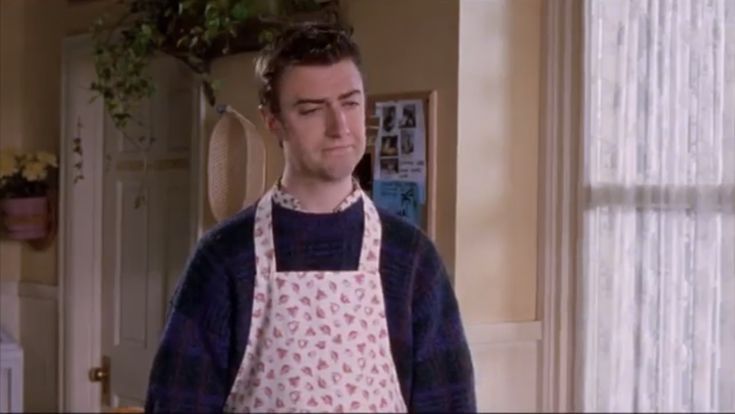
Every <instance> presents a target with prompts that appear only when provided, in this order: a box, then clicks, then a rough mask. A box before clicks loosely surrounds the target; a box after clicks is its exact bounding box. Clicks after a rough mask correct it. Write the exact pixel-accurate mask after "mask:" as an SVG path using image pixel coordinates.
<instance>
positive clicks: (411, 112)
mask: <svg viewBox="0 0 735 414" xmlns="http://www.w3.org/2000/svg"><path fill="white" fill-rule="evenodd" d="M400 126H401V128H414V127H415V126H416V105H415V104H406V105H404V106H403V114H402V116H401V122H400Z"/></svg>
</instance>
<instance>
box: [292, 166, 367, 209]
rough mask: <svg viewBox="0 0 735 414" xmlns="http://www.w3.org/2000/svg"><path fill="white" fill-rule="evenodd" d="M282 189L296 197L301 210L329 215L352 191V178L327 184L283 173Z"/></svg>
mask: <svg viewBox="0 0 735 414" xmlns="http://www.w3.org/2000/svg"><path fill="white" fill-rule="evenodd" d="M281 186H283V189H284V190H285V191H286V192H287V193H289V194H291V195H292V196H294V197H296V199H297V200H299V203H300V204H301V208H303V209H304V210H305V211H308V212H310V213H331V212H333V211H334V209H335V208H337V206H338V205H339V204H340V203H341V202H342V201H343V200H344V199H345V198H347V196H348V195H350V193H351V192H352V191H353V183H352V177H349V176H348V177H345V179H343V180H339V181H334V182H329V181H323V180H314V179H309V178H304V177H298V176H296V175H295V174H290V173H289V171H288V170H286V171H284V173H283V178H281Z"/></svg>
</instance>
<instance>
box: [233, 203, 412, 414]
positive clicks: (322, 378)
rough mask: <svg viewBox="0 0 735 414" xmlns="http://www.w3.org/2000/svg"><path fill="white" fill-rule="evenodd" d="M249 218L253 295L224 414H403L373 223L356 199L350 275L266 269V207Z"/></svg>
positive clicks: (269, 223) (372, 211) (269, 261)
mask: <svg viewBox="0 0 735 414" xmlns="http://www.w3.org/2000/svg"><path fill="white" fill-rule="evenodd" d="M273 193H274V190H271V191H269V192H268V193H266V195H265V196H264V197H263V198H262V199H261V200H260V202H259V203H258V206H257V209H256V213H255V230H254V234H255V263H256V276H255V291H254V294H253V312H252V319H251V326H250V333H249V336H248V342H247V347H246V349H245V355H244V356H243V360H242V363H241V365H240V369H239V370H238V373H237V376H236V378H235V381H234V383H233V386H232V390H231V391H230V394H229V396H228V398H227V401H226V403H225V411H228V412H269V411H271V412H350V411H356V412H406V404H405V402H404V400H403V396H402V394H401V388H400V384H399V382H398V376H397V373H396V367H395V363H394V361H393V357H392V354H391V351H390V341H389V339H388V324H387V321H386V317H385V304H384V299H383V291H382V283H381V278H380V273H379V264H380V257H379V256H380V243H381V230H382V229H381V225H380V218H379V216H378V212H377V210H376V208H375V205H374V204H373V203H372V201H371V200H370V199H369V198H368V197H366V196H365V195H364V194H362V200H363V206H364V215H365V230H364V234H363V241H362V249H361V252H360V264H359V267H358V269H357V270H355V271H291V272H278V271H277V270H276V258H275V248H274V242H273V216H272V199H273Z"/></svg>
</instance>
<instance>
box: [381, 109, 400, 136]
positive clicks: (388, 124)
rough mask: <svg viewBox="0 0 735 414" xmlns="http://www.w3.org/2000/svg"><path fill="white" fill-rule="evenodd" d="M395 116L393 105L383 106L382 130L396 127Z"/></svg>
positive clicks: (391, 129)
mask: <svg viewBox="0 0 735 414" xmlns="http://www.w3.org/2000/svg"><path fill="white" fill-rule="evenodd" d="M396 117H397V115H396V107H395V106H394V105H389V106H384V107H383V131H385V132H390V131H393V129H394V128H395V127H396Z"/></svg>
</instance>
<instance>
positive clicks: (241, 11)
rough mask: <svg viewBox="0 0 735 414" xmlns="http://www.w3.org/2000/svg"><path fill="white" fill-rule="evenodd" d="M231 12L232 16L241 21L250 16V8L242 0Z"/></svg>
mask: <svg viewBox="0 0 735 414" xmlns="http://www.w3.org/2000/svg"><path fill="white" fill-rule="evenodd" d="M230 14H231V15H232V18H234V19H235V20H237V21H238V22H241V21H243V20H245V19H247V18H248V15H249V10H248V7H247V6H246V5H245V3H244V2H242V1H241V2H238V3H237V4H235V5H234V6H233V7H232V12H231V13H230Z"/></svg>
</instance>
